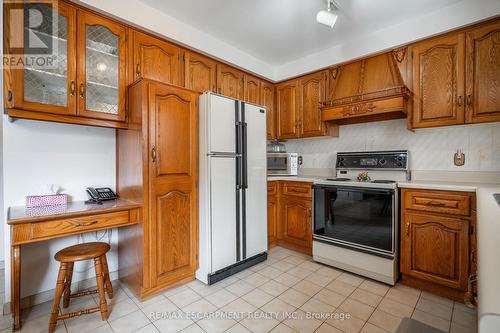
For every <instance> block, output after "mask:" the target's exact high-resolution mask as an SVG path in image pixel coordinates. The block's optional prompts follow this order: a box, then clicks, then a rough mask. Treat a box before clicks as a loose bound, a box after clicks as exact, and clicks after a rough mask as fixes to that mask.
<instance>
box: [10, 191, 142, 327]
mask: <svg viewBox="0 0 500 333" xmlns="http://www.w3.org/2000/svg"><path fill="white" fill-rule="evenodd" d="M140 209H141V205H140V204H136V203H132V202H130V201H126V200H121V199H119V200H113V201H104V202H103V204H102V205H96V204H89V205H87V204H85V203H84V202H83V201H77V202H71V203H68V204H67V205H64V206H49V207H36V208H26V207H24V206H20V207H10V208H9V210H8V212H7V224H9V225H10V237H11V259H10V260H11V274H10V277H11V311H12V316H13V317H14V327H13V330H14V331H17V330H19V329H20V328H21V245H23V244H29V243H35V242H40V241H44V240H49V239H54V238H59V237H66V236H70V235H76V234H81V233H85V232H91V231H96V230H103V229H110V228H117V227H122V226H128V225H132V224H136V223H138V222H139V215H140ZM54 285H55V281H54Z"/></svg>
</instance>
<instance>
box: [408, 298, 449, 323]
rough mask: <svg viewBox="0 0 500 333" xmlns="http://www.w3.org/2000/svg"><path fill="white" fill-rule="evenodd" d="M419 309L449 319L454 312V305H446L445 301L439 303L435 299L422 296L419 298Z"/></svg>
mask: <svg viewBox="0 0 500 333" xmlns="http://www.w3.org/2000/svg"><path fill="white" fill-rule="evenodd" d="M417 309H419V310H421V311H424V312H427V313H430V314H432V315H434V316H438V317H440V318H443V319H444V320H448V321H450V320H451V314H452V312H453V306H450V305H444V304H443V303H438V302H436V301H434V300H431V299H427V298H423V297H420V299H419V300H418V302H417Z"/></svg>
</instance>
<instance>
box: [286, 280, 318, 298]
mask: <svg viewBox="0 0 500 333" xmlns="http://www.w3.org/2000/svg"><path fill="white" fill-rule="evenodd" d="M292 288H293V289H295V290H297V291H300V292H301V293H303V294H306V295H307V296H310V297H312V296H314V295H315V294H316V293H318V291H320V290H321V289H323V288H322V287H321V286H318V285H317V284H315V283H312V282H310V281H307V280H302V281H300V282H299V283H297V284H296V285H295V286H293V287H292Z"/></svg>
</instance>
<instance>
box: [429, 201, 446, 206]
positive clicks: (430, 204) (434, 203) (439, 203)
mask: <svg viewBox="0 0 500 333" xmlns="http://www.w3.org/2000/svg"><path fill="white" fill-rule="evenodd" d="M425 205H426V206H434V207H443V206H446V204H445V203H444V202H438V201H427V202H426V203H425Z"/></svg>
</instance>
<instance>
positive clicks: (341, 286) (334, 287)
mask: <svg viewBox="0 0 500 333" xmlns="http://www.w3.org/2000/svg"><path fill="white" fill-rule="evenodd" d="M339 279H340V277H339V278H337V279H336V280H333V281H332V282H331V283H330V284H328V285H327V286H326V288H327V289H329V290H331V291H334V292H336V293H337V294H341V295H344V296H349V295H350V294H352V292H353V291H354V290H356V287H355V286H353V285H351V284H349V283H346V282H344V281H340V280H339Z"/></svg>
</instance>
